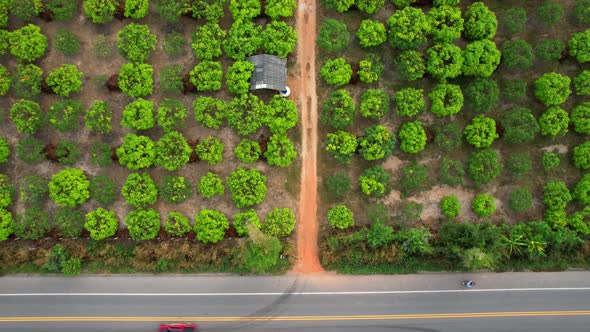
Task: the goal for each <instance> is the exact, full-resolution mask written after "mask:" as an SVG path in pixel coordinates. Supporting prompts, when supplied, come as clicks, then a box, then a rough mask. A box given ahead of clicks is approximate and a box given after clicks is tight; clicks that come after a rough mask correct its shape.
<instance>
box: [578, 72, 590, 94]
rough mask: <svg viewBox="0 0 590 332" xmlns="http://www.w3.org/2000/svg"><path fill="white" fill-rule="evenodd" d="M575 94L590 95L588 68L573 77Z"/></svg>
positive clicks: (589, 73)
mask: <svg viewBox="0 0 590 332" xmlns="http://www.w3.org/2000/svg"><path fill="white" fill-rule="evenodd" d="M574 87H575V88H576V95H578V96H590V70H584V71H582V72H581V73H579V74H578V75H577V76H576V77H575V78H574Z"/></svg>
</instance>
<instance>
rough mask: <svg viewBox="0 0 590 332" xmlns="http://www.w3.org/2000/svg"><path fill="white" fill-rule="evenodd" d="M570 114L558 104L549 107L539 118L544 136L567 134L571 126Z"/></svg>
mask: <svg viewBox="0 0 590 332" xmlns="http://www.w3.org/2000/svg"><path fill="white" fill-rule="evenodd" d="M569 121H570V119H569V115H568V114H567V112H566V111H564V110H563V109H562V108H560V107H558V106H553V107H549V109H547V111H545V112H543V114H541V117H540V118H539V127H540V128H541V134H542V135H544V136H547V135H549V136H554V137H555V136H557V135H565V134H566V133H567V131H568V126H569Z"/></svg>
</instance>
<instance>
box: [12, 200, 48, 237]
mask: <svg viewBox="0 0 590 332" xmlns="http://www.w3.org/2000/svg"><path fill="white" fill-rule="evenodd" d="M48 220H49V217H48V216H47V213H46V212H45V211H43V209H41V207H40V206H36V205H33V206H31V207H29V208H27V209H25V210H24V212H23V213H20V214H18V215H17V216H16V220H15V223H14V235H16V237H18V238H21V239H24V240H39V239H41V238H42V237H44V236H45V234H46V233H47V232H48V231H49V229H50V226H49V222H48Z"/></svg>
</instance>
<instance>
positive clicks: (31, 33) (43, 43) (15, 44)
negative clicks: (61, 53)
mask: <svg viewBox="0 0 590 332" xmlns="http://www.w3.org/2000/svg"><path fill="white" fill-rule="evenodd" d="M8 40H9V43H10V54H12V55H14V56H15V57H16V58H17V59H18V60H19V61H20V62H33V61H35V60H37V59H38V58H40V57H42V56H43V55H44V54H45V51H46V50H47V46H48V44H47V37H45V35H44V34H43V33H42V32H41V28H40V27H38V26H36V25H33V24H27V25H25V26H24V27H22V28H20V29H17V30H14V31H12V32H11V33H10V34H9V35H8Z"/></svg>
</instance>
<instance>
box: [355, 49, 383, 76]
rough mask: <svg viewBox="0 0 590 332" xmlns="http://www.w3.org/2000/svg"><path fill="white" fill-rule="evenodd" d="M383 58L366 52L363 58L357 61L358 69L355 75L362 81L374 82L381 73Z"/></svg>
mask: <svg viewBox="0 0 590 332" xmlns="http://www.w3.org/2000/svg"><path fill="white" fill-rule="evenodd" d="M384 68H385V67H384V65H383V60H382V59H381V57H380V56H379V55H377V54H374V53H367V54H366V55H365V58H364V59H363V60H361V61H360V62H359V69H358V70H357V72H356V73H357V75H358V76H359V79H360V80H361V82H363V83H375V82H377V81H378V80H379V77H380V76H381V74H383V69H384Z"/></svg>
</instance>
